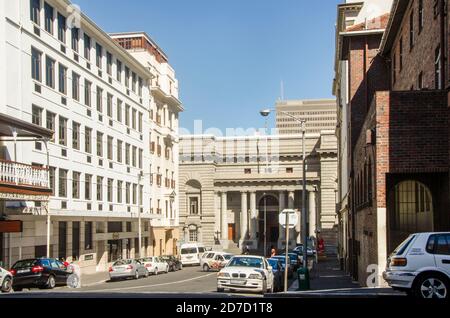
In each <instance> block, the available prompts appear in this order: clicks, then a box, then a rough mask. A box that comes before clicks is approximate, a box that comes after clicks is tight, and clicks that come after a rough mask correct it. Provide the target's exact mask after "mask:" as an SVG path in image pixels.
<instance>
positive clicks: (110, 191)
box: [108, 179, 114, 202]
mask: <svg viewBox="0 0 450 318" xmlns="http://www.w3.org/2000/svg"><path fill="white" fill-rule="evenodd" d="M113 183H114V180H113V179H108V202H113Z"/></svg>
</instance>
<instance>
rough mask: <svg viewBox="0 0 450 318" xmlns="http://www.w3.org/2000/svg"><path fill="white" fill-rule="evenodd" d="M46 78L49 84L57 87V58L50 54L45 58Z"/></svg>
mask: <svg viewBox="0 0 450 318" xmlns="http://www.w3.org/2000/svg"><path fill="white" fill-rule="evenodd" d="M45 78H46V84H47V86H49V87H51V88H55V60H53V59H52V58H50V57H49V56H46V59H45Z"/></svg>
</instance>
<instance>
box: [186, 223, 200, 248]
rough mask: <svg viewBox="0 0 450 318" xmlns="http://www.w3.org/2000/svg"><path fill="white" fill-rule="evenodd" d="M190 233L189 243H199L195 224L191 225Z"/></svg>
mask: <svg viewBox="0 0 450 318" xmlns="http://www.w3.org/2000/svg"><path fill="white" fill-rule="evenodd" d="M188 231H189V233H188V234H189V237H188V239H189V242H191V243H196V242H198V228H197V226H196V225H194V224H191V225H189V228H188Z"/></svg>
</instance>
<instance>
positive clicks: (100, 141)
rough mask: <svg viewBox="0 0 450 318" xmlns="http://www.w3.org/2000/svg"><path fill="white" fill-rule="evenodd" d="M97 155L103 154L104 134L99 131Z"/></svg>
mask: <svg viewBox="0 0 450 318" xmlns="http://www.w3.org/2000/svg"><path fill="white" fill-rule="evenodd" d="M97 156H99V157H102V156H103V134H102V133H101V132H99V131H97Z"/></svg>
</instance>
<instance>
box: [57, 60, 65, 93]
mask: <svg viewBox="0 0 450 318" xmlns="http://www.w3.org/2000/svg"><path fill="white" fill-rule="evenodd" d="M58 85H59V92H60V93H61V94H64V95H66V94H67V67H65V66H63V65H61V64H59V82H58Z"/></svg>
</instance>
